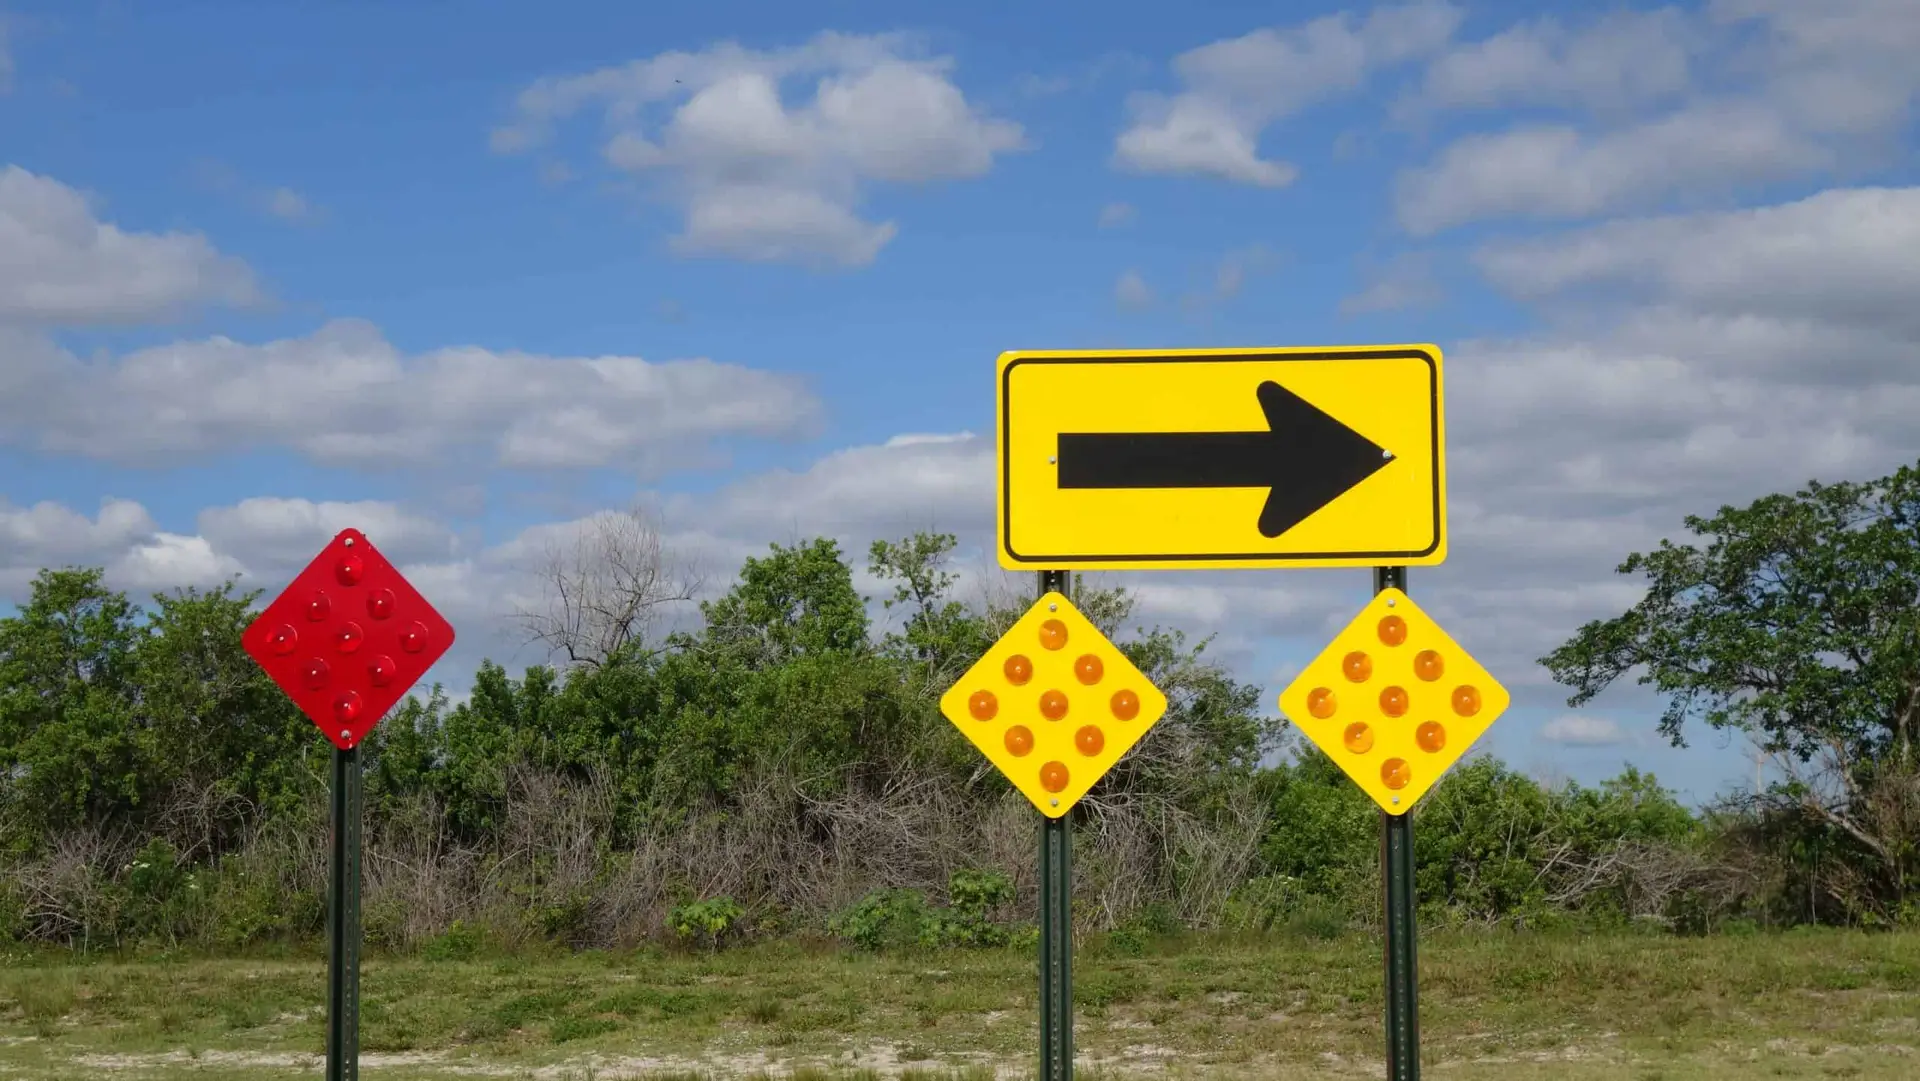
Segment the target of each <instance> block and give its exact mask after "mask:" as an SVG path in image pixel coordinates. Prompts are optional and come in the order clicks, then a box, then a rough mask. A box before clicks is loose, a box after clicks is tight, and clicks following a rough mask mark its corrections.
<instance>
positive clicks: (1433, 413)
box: [999, 349, 1442, 567]
mask: <svg viewBox="0 0 1920 1081" xmlns="http://www.w3.org/2000/svg"><path fill="white" fill-rule="evenodd" d="M1301 360H1308V361H1327V360H1419V361H1424V362H1425V363H1426V365H1427V410H1428V412H1429V417H1428V427H1427V430H1428V432H1430V433H1431V435H1432V439H1433V446H1432V457H1431V459H1429V460H1430V461H1432V462H1433V503H1432V511H1433V542H1432V543H1431V544H1429V545H1427V546H1426V547H1425V548H1422V549H1419V550H1418V551H1409V550H1404V549H1402V550H1398V551H1379V552H1206V553H1197V552H1180V553H1152V552H1148V553H1139V552H1136V553H1132V554H1128V555H1099V554H1087V555H1066V554H1062V553H1057V552H1056V553H1050V554H1048V555H1043V556H1026V555H1021V554H1020V553H1019V552H1016V551H1014V550H1013V475H1012V473H1013V470H1012V454H1011V453H1010V450H1011V448H1010V447H1009V446H1008V441H1009V440H1011V439H1012V436H1013V398H1012V396H1011V395H1010V394H1009V393H1008V387H1009V384H1010V381H1011V380H1012V377H1013V370H1014V369H1015V368H1018V367H1019V366H1021V365H1022V364H1227V363H1242V362H1244V363H1259V364H1271V363H1273V362H1274V361H1301ZM999 450H1000V522H1001V526H1000V550H1001V551H1003V552H1005V553H1006V555H1007V557H1008V558H1009V559H1012V560H1015V561H1017V562H1020V563H1027V564H1032V565H1033V566H1036V567H1050V566H1055V565H1058V564H1061V563H1176V562H1177V563H1210V562H1215V561H1219V560H1260V561H1262V562H1266V563H1288V562H1293V561H1299V560H1315V559H1370V560H1374V561H1376V562H1379V563H1394V562H1396V561H1399V560H1403V559H1423V558H1425V557H1426V556H1429V555H1432V554H1433V553H1434V551H1435V550H1436V549H1438V548H1439V547H1440V540H1441V526H1442V522H1441V521H1440V484H1441V481H1440V472H1441V465H1440V366H1439V365H1438V364H1437V363H1435V361H1434V359H1433V354H1432V353H1429V352H1427V351H1426V350H1424V349H1352V350H1346V349H1329V350H1325V351H1319V352H1309V353H1296V352H1273V353H1220V354H1200V355H1195V354H1187V355H1184V356H1146V355H1137V354H1136V355H1127V356H1119V355H1115V356H1086V357H1022V358H1020V359H1018V360H1013V361H1009V362H1008V363H1007V366H1006V367H1005V368H1003V369H1001V372H1000V447H999Z"/></svg>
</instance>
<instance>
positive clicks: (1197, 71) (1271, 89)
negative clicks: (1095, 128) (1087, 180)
mask: <svg viewBox="0 0 1920 1081" xmlns="http://www.w3.org/2000/svg"><path fill="white" fill-rule="evenodd" d="M1461 16H1462V12H1461V10H1460V9H1459V8H1456V7H1454V6H1452V5H1450V4H1446V3H1441V2H1436V0H1423V2H1419V3H1413V4H1407V5H1403V6H1396V7H1383V8H1378V9H1376V10H1375V11H1374V12H1373V13H1372V14H1371V15H1369V16H1368V17H1367V19H1366V20H1365V21H1364V22H1361V23H1358V24H1356V23H1355V22H1354V20H1353V18H1352V17H1351V16H1350V15H1347V14H1344V13H1343V14H1339V15H1328V16H1325V17H1323V18H1319V19H1315V20H1313V21H1312V22H1308V23H1304V24H1302V25H1299V26H1294V27H1288V28H1286V29H1272V28H1267V29H1260V30H1255V31H1253V32H1252V33H1249V34H1244V35H1242V36H1240V37H1237V38H1228V39H1225V40H1221V41H1216V42H1213V43H1211V44H1208V45H1203V46H1200V47H1199V48H1196V49H1191V50H1188V51H1187V52H1184V53H1181V54H1180V55H1179V56H1177V57H1175V58H1174V62H1173V67H1174V72H1175V74H1176V75H1177V76H1178V77H1179V79H1180V82H1181V83H1182V84H1183V85H1184V86H1185V89H1184V90H1183V91H1181V92H1180V93H1179V94H1176V95H1174V96H1172V97H1167V96H1164V95H1141V96H1138V97H1136V98H1135V99H1134V101H1133V103H1132V107H1131V111H1132V113H1133V122H1132V124H1131V126H1130V127H1128V128H1127V130H1126V131H1124V132H1122V133H1121V135H1120V136H1119V139H1118V140H1117V142H1116V143H1115V146H1114V155H1113V160H1114V164H1116V165H1117V166H1120V167H1122V168H1126V169H1132V170H1135V171H1139V172H1145V173H1176V174H1191V175H1199V176H1212V177H1216V178H1219V179H1223V180H1230V181H1235V182H1238V183H1243V184H1252V185H1256V186H1260V187H1270V188H1278V187H1285V186H1286V185H1287V184H1290V183H1292V182H1293V179H1294V177H1295V176H1296V175H1298V170H1297V169H1296V168H1295V167H1294V166H1293V165H1291V164H1289V163H1287V162H1284V161H1277V160H1273V159H1270V158H1263V157H1261V156H1260V152H1259V141H1260V136H1261V134H1262V132H1264V131H1265V130H1266V128H1267V127H1268V126H1270V125H1271V124H1273V123H1275V122H1276V121H1279V120H1281V119H1283V118H1285V117H1287V116H1290V115H1292V114H1294V113H1297V112H1299V111H1301V110H1302V109H1305V108H1307V107H1308V106H1310V105H1313V104H1316V103H1318V102H1321V101H1324V100H1326V99H1329V98H1332V97H1336V96H1339V95H1342V94H1348V93H1352V92H1354V91H1356V90H1358V89H1359V88H1360V86H1361V85H1362V84H1363V83H1364V82H1365V81H1366V79H1367V78H1368V77H1369V76H1370V75H1372V74H1373V73H1374V72H1375V71H1378V70H1379V69H1382V68H1385V67H1389V66H1392V65H1395V64H1400V63H1404V62H1406V61H1409V60H1412V59H1415V58H1418V57H1420V56H1423V55H1426V54H1429V53H1431V52H1433V51H1434V50H1436V49H1439V48H1440V47H1442V46H1443V45H1445V43H1446V42H1447V40H1448V39H1449V38H1451V37H1452V35H1453V32H1454V30H1455V28H1456V27H1457V26H1458V25H1459V23H1460V19H1461Z"/></svg>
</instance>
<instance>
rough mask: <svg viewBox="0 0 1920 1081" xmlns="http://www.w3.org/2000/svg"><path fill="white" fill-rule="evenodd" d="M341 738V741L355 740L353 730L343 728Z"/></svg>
mask: <svg viewBox="0 0 1920 1081" xmlns="http://www.w3.org/2000/svg"><path fill="white" fill-rule="evenodd" d="M340 738H341V739H352V738H353V731H352V730H351V729H347V728H342V729H341V730H340Z"/></svg>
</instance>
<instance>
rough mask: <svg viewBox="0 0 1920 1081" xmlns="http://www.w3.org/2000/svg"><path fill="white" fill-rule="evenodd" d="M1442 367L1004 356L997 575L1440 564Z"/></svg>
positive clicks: (1427, 359) (1426, 359)
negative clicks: (1048, 571) (1009, 572)
mask: <svg viewBox="0 0 1920 1081" xmlns="http://www.w3.org/2000/svg"><path fill="white" fill-rule="evenodd" d="M1440 362H1441V358H1440V350H1439V349H1438V348H1436V347H1434V346H1432V345H1378V346H1334V347H1303V348H1280V349H1170V350H1108V351H1099V350H1091V351H1078V350H1076V351H1035V352H1009V353H1002V354H1001V355H1000V362H999V373H998V374H999V378H998V380H997V385H998V394H997V397H998V421H997V436H998V439H997V442H998V449H999V462H998V470H997V475H996V483H997V487H998V492H997V496H998V498H997V500H996V503H997V508H996V516H997V518H998V520H999V558H1000V565H1001V566H1002V567H1005V568H1007V569H1009V570H1034V569H1042V568H1044V569H1059V570H1169V569H1202V568H1226V567H1354V566H1376V565H1380V564H1398V565H1412V566H1427V565H1432V564H1435V563H1440V562H1442V561H1444V560H1445V559H1446V556H1447V536H1446V517H1447V515H1446V510H1447V496H1446V460H1445V450H1446V439H1445V431H1444V426H1443V421H1442V408H1441V392H1440V385H1441V380H1440Z"/></svg>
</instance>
